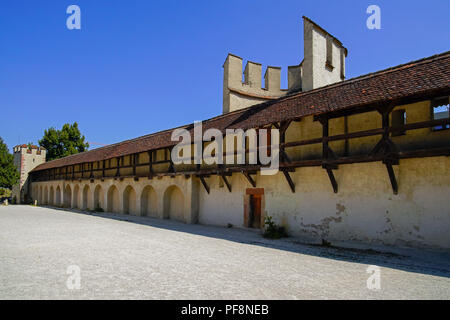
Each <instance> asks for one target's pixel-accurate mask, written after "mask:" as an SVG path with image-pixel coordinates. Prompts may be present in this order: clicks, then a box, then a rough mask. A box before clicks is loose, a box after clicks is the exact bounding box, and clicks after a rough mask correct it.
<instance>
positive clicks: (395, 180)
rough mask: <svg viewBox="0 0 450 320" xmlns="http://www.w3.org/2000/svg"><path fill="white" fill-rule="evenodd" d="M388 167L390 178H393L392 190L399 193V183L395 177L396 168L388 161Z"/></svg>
mask: <svg viewBox="0 0 450 320" xmlns="http://www.w3.org/2000/svg"><path fill="white" fill-rule="evenodd" d="M386 169H387V171H388V174H389V180H391V186H392V191H393V192H394V194H398V184H397V179H396V178H395V173H394V169H393V168H392V164H390V163H386Z"/></svg>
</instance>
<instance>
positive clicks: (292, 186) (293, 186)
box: [282, 170, 295, 193]
mask: <svg viewBox="0 0 450 320" xmlns="http://www.w3.org/2000/svg"><path fill="white" fill-rule="evenodd" d="M282 172H283V174H284V177H285V178H286V181H287V182H288V184H289V187H290V188H291V191H292V193H295V184H294V181H292V178H291V176H290V175H289V171H288V170H282Z"/></svg>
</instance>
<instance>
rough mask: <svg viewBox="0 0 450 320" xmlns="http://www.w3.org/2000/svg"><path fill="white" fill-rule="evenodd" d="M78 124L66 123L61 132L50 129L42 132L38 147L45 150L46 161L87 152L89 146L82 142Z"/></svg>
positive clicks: (82, 138) (82, 137)
mask: <svg viewBox="0 0 450 320" xmlns="http://www.w3.org/2000/svg"><path fill="white" fill-rule="evenodd" d="M84 139H85V138H84V136H83V135H81V132H80V130H79V129H78V123H76V122H74V123H73V124H69V123H66V124H65V125H63V127H62V129H61V130H56V129H55V128H53V127H51V128H49V129H47V130H45V131H44V136H43V137H42V139H41V140H39V145H40V146H41V147H44V148H45V149H47V161H50V160H54V159H58V158H63V157H66V156H70V155H71V154H75V153H79V152H84V151H87V149H88V148H89V144H88V143H87V142H85V141H84Z"/></svg>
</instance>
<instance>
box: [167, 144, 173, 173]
mask: <svg viewBox="0 0 450 320" xmlns="http://www.w3.org/2000/svg"><path fill="white" fill-rule="evenodd" d="M167 152H168V159H166V160H169V161H170V162H169V172H171V173H175V165H174V164H173V162H172V148H168V149H167Z"/></svg>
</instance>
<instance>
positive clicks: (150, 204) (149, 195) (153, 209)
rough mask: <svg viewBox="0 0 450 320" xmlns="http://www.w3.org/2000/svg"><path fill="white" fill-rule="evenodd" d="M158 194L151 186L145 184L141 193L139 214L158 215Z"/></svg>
mask: <svg viewBox="0 0 450 320" xmlns="http://www.w3.org/2000/svg"><path fill="white" fill-rule="evenodd" d="M157 206H158V196H157V195H156V192H155V189H153V187H152V186H146V187H145V188H144V189H143V190H142V193H141V216H147V217H157V216H158V207H157Z"/></svg>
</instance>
